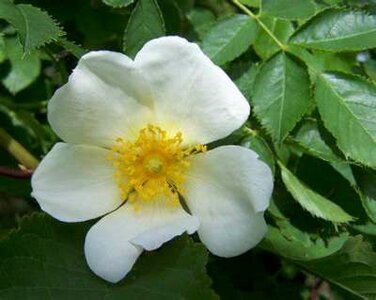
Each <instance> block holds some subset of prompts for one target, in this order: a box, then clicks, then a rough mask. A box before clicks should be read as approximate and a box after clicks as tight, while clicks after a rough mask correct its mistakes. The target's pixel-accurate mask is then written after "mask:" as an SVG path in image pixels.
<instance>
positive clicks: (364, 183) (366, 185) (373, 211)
mask: <svg viewBox="0 0 376 300" xmlns="http://www.w3.org/2000/svg"><path fill="white" fill-rule="evenodd" d="M355 174H356V182H357V184H358V185H359V188H358V193H359V197H360V199H361V201H362V205H363V208H364V210H365V212H366V213H367V216H368V217H369V218H370V219H371V220H372V222H374V223H376V174H375V173H374V172H371V171H369V170H363V169H362V170H359V171H358V172H356V173H355Z"/></svg>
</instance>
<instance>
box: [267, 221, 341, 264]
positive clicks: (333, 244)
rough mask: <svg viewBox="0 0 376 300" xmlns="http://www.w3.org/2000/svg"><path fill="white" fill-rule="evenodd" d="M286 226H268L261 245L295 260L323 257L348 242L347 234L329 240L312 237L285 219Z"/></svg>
mask: <svg viewBox="0 0 376 300" xmlns="http://www.w3.org/2000/svg"><path fill="white" fill-rule="evenodd" d="M284 223H285V225H284V228H283V229H282V230H281V229H278V228H276V227H273V226H269V227H268V232H267V234H266V237H265V239H264V240H263V242H262V244H261V247H262V248H264V249H266V250H268V251H271V252H273V253H276V254H278V255H281V256H283V257H286V258H289V259H293V260H302V261H306V260H312V259H317V258H322V257H325V256H328V255H331V254H333V253H334V252H336V251H338V250H339V249H340V248H341V247H342V246H343V244H344V243H345V242H346V240H347V238H348V236H347V234H345V233H344V234H341V235H339V236H334V237H331V238H330V239H328V240H325V239H322V238H318V239H312V238H311V237H310V236H309V235H308V234H307V233H305V232H303V231H300V230H299V229H297V228H296V227H294V226H292V225H291V224H290V222H288V221H284Z"/></svg>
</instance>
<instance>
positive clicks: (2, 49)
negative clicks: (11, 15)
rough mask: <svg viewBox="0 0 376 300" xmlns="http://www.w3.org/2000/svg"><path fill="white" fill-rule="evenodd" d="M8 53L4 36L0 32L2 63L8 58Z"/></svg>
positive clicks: (0, 60) (0, 59) (0, 61)
mask: <svg viewBox="0 0 376 300" xmlns="http://www.w3.org/2000/svg"><path fill="white" fill-rule="evenodd" d="M6 58H7V54H6V50H5V41H4V36H3V35H2V34H1V33H0V64H1V63H2V62H3V61H4V60H6Z"/></svg>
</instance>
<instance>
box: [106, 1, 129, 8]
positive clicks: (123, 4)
mask: <svg viewBox="0 0 376 300" xmlns="http://www.w3.org/2000/svg"><path fill="white" fill-rule="evenodd" d="M102 1H103V3H104V4H107V5H109V6H112V7H127V6H128V5H130V4H132V3H133V2H134V0H102Z"/></svg>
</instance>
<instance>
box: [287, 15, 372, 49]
mask: <svg viewBox="0 0 376 300" xmlns="http://www.w3.org/2000/svg"><path fill="white" fill-rule="evenodd" d="M290 42H291V43H293V44H297V45H300V46H303V47H307V48H311V49H321V50H327V51H358V50H364V49H370V48H374V47H376V16H375V15H367V14H366V13H364V12H361V11H343V10H337V9H331V10H325V11H323V12H322V13H320V14H318V15H317V16H315V17H313V18H312V19H311V20H310V21H308V22H307V23H306V24H305V25H303V26H302V27H301V28H300V29H299V30H298V31H297V33H296V34H294V35H293V36H292V38H291V39H290Z"/></svg>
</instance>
